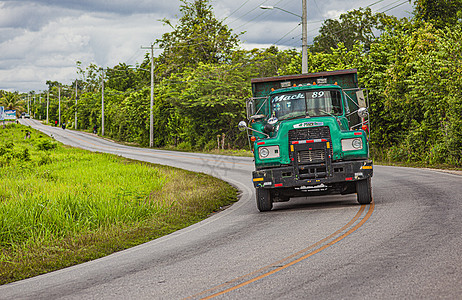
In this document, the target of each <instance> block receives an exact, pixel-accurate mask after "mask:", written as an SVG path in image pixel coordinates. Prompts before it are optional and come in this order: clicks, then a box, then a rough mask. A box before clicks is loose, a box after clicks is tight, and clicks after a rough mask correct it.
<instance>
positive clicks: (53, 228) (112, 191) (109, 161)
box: [0, 124, 237, 284]
mask: <svg viewBox="0 0 462 300" xmlns="http://www.w3.org/2000/svg"><path fill="white" fill-rule="evenodd" d="M27 132H31V137H30V138H25V136H26V133H27ZM0 179H1V183H2V184H1V185H0V284H5V283H8V282H12V281H16V280H20V279H24V278H28V277H31V276H35V275H38V274H42V273H46V272H49V271H53V270H57V269H60V268H63V267H67V266H71V265H74V264H78V263H82V262H85V261H88V260H92V259H95V258H98V257H102V256H105V255H108V254H110V253H113V252H115V251H119V250H122V249H126V248H129V247H132V246H134V245H138V244H140V243H143V242H146V241H149V240H152V239H155V238H158V237H160V236H163V235H165V234H168V233H171V232H173V231H176V230H178V229H181V228H184V227H186V226H189V225H191V224H193V223H196V222H198V221H200V220H202V219H204V218H206V217H207V216H209V215H210V214H211V213H213V212H215V211H217V210H220V209H221V207H223V206H226V205H229V204H231V203H232V202H233V201H235V200H236V198H237V191H236V190H235V189H234V188H232V187H231V186H229V185H228V184H226V183H224V182H223V181H221V180H218V179H216V178H213V177H211V176H208V175H204V174H197V173H193V172H189V171H184V170H180V169H175V168H172V167H164V166H159V165H153V164H148V163H140V162H136V161H132V160H128V159H124V158H121V157H117V156H113V155H109V154H100V153H92V152H88V151H85V150H80V149H73V148H69V147H65V146H62V145H61V144H58V143H56V142H55V141H53V140H51V139H50V138H48V137H46V136H45V135H43V134H42V133H40V132H37V131H34V130H32V129H30V128H27V127H24V126H21V125H16V124H11V125H9V126H7V127H6V128H5V129H2V128H0Z"/></svg>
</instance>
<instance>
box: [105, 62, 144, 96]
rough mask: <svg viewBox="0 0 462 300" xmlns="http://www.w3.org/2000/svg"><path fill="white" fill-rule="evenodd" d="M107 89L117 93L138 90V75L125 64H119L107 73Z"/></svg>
mask: <svg viewBox="0 0 462 300" xmlns="http://www.w3.org/2000/svg"><path fill="white" fill-rule="evenodd" d="M106 79H107V87H108V88H112V89H114V90H117V91H121V92H124V91H127V90H129V89H135V88H136V85H137V84H136V73H135V71H134V70H133V69H130V66H128V65H127V64H125V63H119V64H118V65H117V66H115V67H114V68H112V69H111V68H108V69H107V71H106Z"/></svg>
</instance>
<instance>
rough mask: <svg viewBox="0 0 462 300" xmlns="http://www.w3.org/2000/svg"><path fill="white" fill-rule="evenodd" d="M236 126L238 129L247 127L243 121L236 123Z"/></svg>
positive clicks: (242, 129) (241, 129)
mask: <svg viewBox="0 0 462 300" xmlns="http://www.w3.org/2000/svg"><path fill="white" fill-rule="evenodd" d="M237 128H239V130H240V131H245V130H246V129H247V123H246V122H245V121H240V122H239V124H237Z"/></svg>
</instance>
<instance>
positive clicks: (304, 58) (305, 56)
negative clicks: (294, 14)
mask: <svg viewBox="0 0 462 300" xmlns="http://www.w3.org/2000/svg"><path fill="white" fill-rule="evenodd" d="M302 10H303V11H302V74H307V73H308V25H307V24H308V22H307V18H308V11H307V5H306V0H302Z"/></svg>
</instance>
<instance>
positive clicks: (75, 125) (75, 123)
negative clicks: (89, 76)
mask: <svg viewBox="0 0 462 300" xmlns="http://www.w3.org/2000/svg"><path fill="white" fill-rule="evenodd" d="M74 129H75V130H77V79H76V80H75V120H74Z"/></svg>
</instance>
